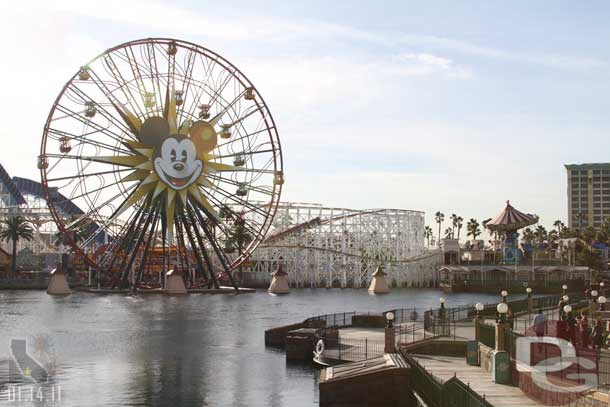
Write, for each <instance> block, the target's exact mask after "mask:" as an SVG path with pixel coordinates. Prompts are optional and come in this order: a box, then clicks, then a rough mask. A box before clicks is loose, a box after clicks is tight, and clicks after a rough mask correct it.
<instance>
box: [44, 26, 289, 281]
mask: <svg viewBox="0 0 610 407" xmlns="http://www.w3.org/2000/svg"><path fill="white" fill-rule="evenodd" d="M38 167H39V169H40V171H41V178H42V185H43V189H44V192H45V194H46V197H47V201H48V204H49V209H50V212H51V214H52V216H53V218H54V220H55V222H56V223H57V226H58V229H59V230H60V232H61V233H62V234H63V236H64V241H65V242H64V243H66V244H68V245H70V246H71V248H72V249H73V250H74V252H75V253H76V254H77V255H78V256H81V257H82V258H83V259H84V261H85V262H86V263H87V264H88V265H89V266H91V267H94V268H96V270H98V272H99V273H102V274H103V275H105V276H109V277H110V281H112V285H113V286H120V287H127V286H131V287H132V288H137V287H139V286H141V284H143V282H144V281H145V280H146V278H147V277H146V276H147V275H149V274H150V273H151V271H154V270H162V271H163V272H166V271H167V270H169V269H172V268H173V269H174V270H175V269H179V270H182V271H183V272H184V273H185V275H188V276H189V277H188V278H189V279H190V282H191V284H195V283H196V282H197V281H199V282H201V281H205V282H207V284H208V285H209V286H212V285H215V286H216V287H218V284H219V283H218V281H219V279H220V278H221V277H223V276H226V277H228V278H231V271H232V270H234V269H235V268H236V267H237V266H238V265H239V264H240V263H242V262H243V261H244V259H246V258H247V257H248V256H249V254H250V253H251V252H252V251H253V250H254V249H255V248H256V246H257V245H258V244H259V243H260V242H261V240H262V239H263V238H264V236H265V234H266V232H267V230H268V229H269V226H270V225H271V222H272V220H273V216H274V214H275V211H276V207H277V204H278V202H279V198H280V193H281V190H282V184H283V183H284V173H283V168H282V152H281V146H280V140H279V136H278V132H277V128H276V126H275V123H274V121H273V118H272V116H271V112H270V111H269V109H268V107H267V105H266V104H265V102H264V100H263V98H262V97H261V95H260V94H259V93H258V91H257V90H256V88H255V87H254V86H253V85H252V83H251V82H250V81H249V80H248V79H247V78H246V77H245V75H244V74H243V73H242V72H241V71H240V70H239V69H237V68H236V67H235V66H233V65H232V64H231V63H230V62H228V61H227V60H226V59H224V58H223V57H221V56H220V55H218V54H216V53H214V52H212V51H210V50H208V49H205V48H203V47H200V46H198V45H195V44H192V43H188V42H184V41H179V40H174V39H165V38H158V39H143V40H137V41H132V42H128V43H125V44H121V45H118V46H116V47H114V48H111V49H109V50H107V51H106V52H104V53H102V54H101V55H99V56H97V57H96V58H94V59H93V60H92V61H91V62H89V63H88V64H87V65H85V66H83V67H81V68H80V69H79V70H78V72H76V73H75V75H74V76H73V77H72V78H71V79H70V80H69V81H68V82H67V83H66V85H65V86H64V88H63V89H62V91H61V92H60V94H59V96H58V97H57V99H56V100H55V103H54V104H53V107H52V108H51V111H50V113H49V116H48V119H47V122H46V125H45V128H44V134H43V138H42V144H41V149H40V156H39V157H38ZM67 209H68V210H67ZM231 283H233V285H234V286H235V283H234V282H233V279H232V278H231Z"/></svg>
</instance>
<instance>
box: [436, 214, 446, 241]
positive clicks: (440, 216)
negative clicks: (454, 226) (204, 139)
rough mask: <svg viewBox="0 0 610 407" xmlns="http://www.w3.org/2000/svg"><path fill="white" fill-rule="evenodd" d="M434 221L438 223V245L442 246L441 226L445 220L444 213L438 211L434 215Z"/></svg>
mask: <svg viewBox="0 0 610 407" xmlns="http://www.w3.org/2000/svg"><path fill="white" fill-rule="evenodd" d="M434 220H435V221H436V223H438V242H437V244H438V245H439V246H440V244H441V225H442V223H443V221H444V220H445V214H444V213H442V212H441V211H437V212H436V213H435V214H434Z"/></svg>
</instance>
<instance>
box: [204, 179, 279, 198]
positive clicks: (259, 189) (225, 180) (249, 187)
mask: <svg viewBox="0 0 610 407" xmlns="http://www.w3.org/2000/svg"><path fill="white" fill-rule="evenodd" d="M208 177H209V178H211V179H213V180H216V181H222V182H225V183H227V184H229V185H233V186H236V187H239V186H240V184H241V183H240V182H239V181H234V180H232V179H229V178H224V177H219V176H217V175H214V174H208ZM217 188H218V187H217ZM248 189H250V190H251V191H255V192H258V193H261V194H267V195H271V194H273V191H267V190H264V189H262V188H260V187H257V186H254V185H248Z"/></svg>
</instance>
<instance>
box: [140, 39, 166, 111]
mask: <svg viewBox="0 0 610 407" xmlns="http://www.w3.org/2000/svg"><path fill="white" fill-rule="evenodd" d="M146 52H147V57H148V64H149V66H150V72H151V74H152V77H153V83H156V84H157V92H155V94H156V96H155V99H156V98H157V96H158V97H159V100H158V102H159V103H160V104H161V103H163V99H162V98H163V93H164V92H163V90H162V89H163V88H162V87H161V82H163V78H162V77H160V75H159V67H158V64H157V53H156V52H155V46H154V45H150V44H146ZM168 86H169V79H168V80H167V82H165V83H164V88H167V87H168Z"/></svg>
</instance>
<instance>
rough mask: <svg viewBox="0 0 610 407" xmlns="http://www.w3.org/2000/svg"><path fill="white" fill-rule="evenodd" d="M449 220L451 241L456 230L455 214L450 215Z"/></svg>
mask: <svg viewBox="0 0 610 407" xmlns="http://www.w3.org/2000/svg"><path fill="white" fill-rule="evenodd" d="M449 219H451V226H452V229H451V238H452V239H453V238H454V237H455V229H457V219H458V216H457V215H456V214H455V213H452V214H451V216H449Z"/></svg>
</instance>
